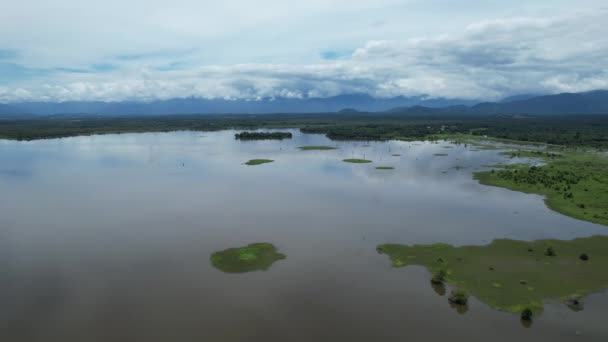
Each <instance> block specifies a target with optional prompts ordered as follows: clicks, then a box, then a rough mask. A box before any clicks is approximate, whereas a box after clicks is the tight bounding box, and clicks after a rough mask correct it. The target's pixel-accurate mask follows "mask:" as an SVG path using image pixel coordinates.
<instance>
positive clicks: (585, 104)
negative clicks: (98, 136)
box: [0, 90, 608, 118]
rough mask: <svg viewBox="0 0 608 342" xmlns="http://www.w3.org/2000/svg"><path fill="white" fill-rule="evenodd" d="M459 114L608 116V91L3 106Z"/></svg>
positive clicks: (3, 111) (23, 112) (72, 110)
mask: <svg viewBox="0 0 608 342" xmlns="http://www.w3.org/2000/svg"><path fill="white" fill-rule="evenodd" d="M340 111H342V112H354V111H358V112H385V111H390V112H393V113H427V114H432V113H459V114H479V115H483V114H488V115H497V114H512V115H517V114H522V115H551V114H608V90H596V91H591V92H584V93H562V94H557V95H543V96H537V95H534V94H523V95H518V96H512V97H509V98H506V99H503V100H502V101H499V102H484V103H478V101H471V100H461V99H442V98H428V97H424V96H418V97H401V96H400V97H394V98H374V97H371V96H369V95H362V94H351V95H340V96H334V97H328V98H307V99H287V98H278V99H262V100H225V99H202V98H184V99H170V100H159V101H152V102H129V101H125V102H101V101H74V102H23V103H12V104H10V105H6V104H0V116H1V117H3V118H13V117H29V116H47V115H55V114H71V115H77V114H96V115H170V114H226V113H229V114H265V113H331V112H340Z"/></svg>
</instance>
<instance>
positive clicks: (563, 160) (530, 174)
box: [474, 150, 608, 225]
mask: <svg viewBox="0 0 608 342" xmlns="http://www.w3.org/2000/svg"><path fill="white" fill-rule="evenodd" d="M505 154H506V155H515V156H524V157H533V158H541V160H542V161H544V162H545V163H546V164H545V165H542V166H534V165H526V164H512V165H495V166H494V167H495V168H497V169H498V170H495V169H492V170H491V171H483V172H476V173H474V178H475V179H476V180H478V181H479V182H480V183H481V184H484V185H491V186H498V187H503V188H507V189H511V190H515V191H521V192H525V193H534V194H539V195H543V196H545V203H546V204H547V206H548V207H549V208H551V209H553V210H555V211H557V212H560V213H562V214H564V215H568V216H571V217H574V218H578V219H581V220H585V221H590V222H595V223H600V224H604V225H608V158H606V157H604V156H601V155H599V154H597V153H592V152H587V153H584V152H579V151H571V150H564V151H562V152H561V153H559V154H557V153H550V152H545V151H521V150H520V151H513V152H505Z"/></svg>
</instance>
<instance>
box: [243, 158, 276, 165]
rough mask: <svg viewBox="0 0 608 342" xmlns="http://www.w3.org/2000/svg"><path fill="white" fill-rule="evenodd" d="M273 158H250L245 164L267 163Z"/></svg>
mask: <svg viewBox="0 0 608 342" xmlns="http://www.w3.org/2000/svg"><path fill="white" fill-rule="evenodd" d="M273 161H274V160H271V159H251V160H250V161H248V162H246V163H245V165H261V164H267V163H272V162H273Z"/></svg>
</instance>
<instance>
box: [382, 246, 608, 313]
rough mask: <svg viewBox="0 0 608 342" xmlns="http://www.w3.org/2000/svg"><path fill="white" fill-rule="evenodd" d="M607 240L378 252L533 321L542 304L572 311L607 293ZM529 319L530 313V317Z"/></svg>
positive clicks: (396, 263) (402, 248) (394, 248)
mask: <svg viewBox="0 0 608 342" xmlns="http://www.w3.org/2000/svg"><path fill="white" fill-rule="evenodd" d="M606 246H608V236H594V237H589V238H581V239H576V240H571V241H562V240H539V241H532V242H528V241H516V240H495V241H494V242H492V243H491V244H489V245H486V246H463V247H453V246H451V245H447V244H433V245H413V246H405V245H396V244H385V245H380V246H378V252H380V253H382V254H386V255H388V256H389V257H390V259H391V261H392V264H393V266H395V267H404V266H408V265H421V266H425V267H426V268H427V269H428V270H429V271H431V272H432V273H433V274H435V276H434V277H433V281H434V282H435V283H440V282H443V281H445V282H446V283H448V284H451V285H453V286H455V287H457V288H458V289H460V290H462V291H466V292H467V293H469V294H470V295H472V296H475V297H476V298H478V299H479V300H481V301H482V302H484V303H486V304H487V305H489V306H491V307H493V308H495V309H498V310H502V311H507V312H512V313H517V314H522V313H523V312H524V311H525V310H530V311H531V312H532V314H533V315H534V316H536V315H539V314H541V313H542V311H543V302H545V301H547V300H552V299H557V300H561V301H562V302H564V303H565V304H567V305H569V306H571V305H572V302H573V298H574V299H575V300H576V301H577V302H580V300H581V299H580V298H582V297H584V296H586V295H588V294H590V293H594V292H598V291H601V290H603V289H606V288H608V272H606V269H608V249H606ZM526 313H528V312H526Z"/></svg>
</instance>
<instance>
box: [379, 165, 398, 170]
mask: <svg viewBox="0 0 608 342" xmlns="http://www.w3.org/2000/svg"><path fill="white" fill-rule="evenodd" d="M394 169H395V168H394V167H393V166H378V167H377V168H376V170H394Z"/></svg>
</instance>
